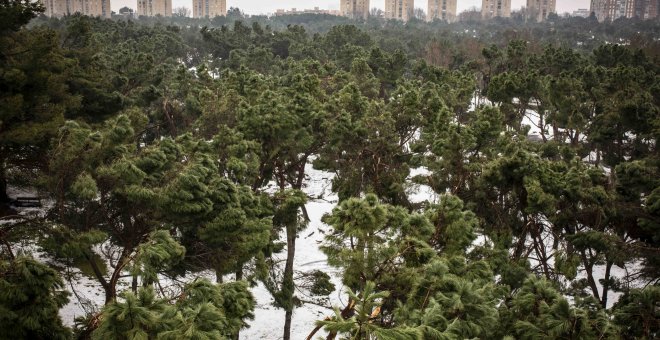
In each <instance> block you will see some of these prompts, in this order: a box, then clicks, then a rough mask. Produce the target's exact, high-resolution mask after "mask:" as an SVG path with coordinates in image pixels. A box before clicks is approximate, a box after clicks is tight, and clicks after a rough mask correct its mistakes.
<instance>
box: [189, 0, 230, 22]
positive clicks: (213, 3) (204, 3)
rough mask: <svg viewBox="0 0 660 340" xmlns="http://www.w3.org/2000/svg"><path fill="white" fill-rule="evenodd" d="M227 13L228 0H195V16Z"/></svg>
mask: <svg viewBox="0 0 660 340" xmlns="http://www.w3.org/2000/svg"><path fill="white" fill-rule="evenodd" d="M223 15H227V0H193V18H215V17H217V16H223Z"/></svg>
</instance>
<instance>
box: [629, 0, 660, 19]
mask: <svg viewBox="0 0 660 340" xmlns="http://www.w3.org/2000/svg"><path fill="white" fill-rule="evenodd" d="M659 7H660V0H636V1H635V5H634V16H635V17H638V18H641V19H655V18H657V17H658V8H659Z"/></svg>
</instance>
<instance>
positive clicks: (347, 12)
mask: <svg viewBox="0 0 660 340" xmlns="http://www.w3.org/2000/svg"><path fill="white" fill-rule="evenodd" d="M339 12H341V15H343V16H345V17H349V18H353V19H358V18H362V19H366V18H368V17H369V0H340V2H339Z"/></svg>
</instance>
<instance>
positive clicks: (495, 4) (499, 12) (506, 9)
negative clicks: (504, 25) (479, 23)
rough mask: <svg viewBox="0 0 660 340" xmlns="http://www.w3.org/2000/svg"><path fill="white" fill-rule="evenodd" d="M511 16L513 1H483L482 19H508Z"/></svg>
mask: <svg viewBox="0 0 660 340" xmlns="http://www.w3.org/2000/svg"><path fill="white" fill-rule="evenodd" d="M510 16H511V0H481V17H482V18H484V19H490V18H494V17H502V18H508V17H510Z"/></svg>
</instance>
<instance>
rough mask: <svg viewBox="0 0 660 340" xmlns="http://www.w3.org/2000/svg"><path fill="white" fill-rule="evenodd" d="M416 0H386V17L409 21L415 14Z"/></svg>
mask: <svg viewBox="0 0 660 340" xmlns="http://www.w3.org/2000/svg"><path fill="white" fill-rule="evenodd" d="M414 11H415V0H385V18H387V19H397V20H403V21H408V20H410V18H412V17H413V16H414Z"/></svg>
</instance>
